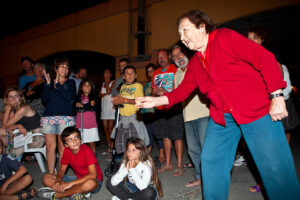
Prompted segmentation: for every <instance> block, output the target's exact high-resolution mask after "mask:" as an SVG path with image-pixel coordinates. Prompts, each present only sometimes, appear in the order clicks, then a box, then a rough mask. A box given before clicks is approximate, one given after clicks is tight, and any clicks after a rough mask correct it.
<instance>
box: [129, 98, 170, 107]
mask: <svg viewBox="0 0 300 200" xmlns="http://www.w3.org/2000/svg"><path fill="white" fill-rule="evenodd" d="M168 104H169V100H168V97H166V96H161V97H138V98H136V99H135V106H136V107H138V108H153V107H157V106H161V105H168Z"/></svg>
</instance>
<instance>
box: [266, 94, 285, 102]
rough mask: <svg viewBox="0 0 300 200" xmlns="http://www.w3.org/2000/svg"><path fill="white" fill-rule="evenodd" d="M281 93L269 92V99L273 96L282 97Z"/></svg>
mask: <svg viewBox="0 0 300 200" xmlns="http://www.w3.org/2000/svg"><path fill="white" fill-rule="evenodd" d="M283 96H284V95H283V93H277V94H270V95H269V99H270V100H271V99H273V98H276V97H283Z"/></svg>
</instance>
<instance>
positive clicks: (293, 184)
mask: <svg viewBox="0 0 300 200" xmlns="http://www.w3.org/2000/svg"><path fill="white" fill-rule="evenodd" d="M225 120H226V125H227V126H226V127H224V126H221V125H218V124H216V123H215V122H214V121H213V120H212V119H210V121H209V123H208V127H207V132H206V137H205V143H204V147H203V151H202V155H201V167H202V179H203V194H204V199H207V200H214V199H215V200H223V199H224V200H225V199H228V192H229V185H230V171H231V169H232V166H233V162H234V157H235V152H236V148H237V145H238V143H239V140H240V138H241V134H243V136H244V138H245V141H246V144H247V146H248V148H249V150H250V152H251V154H252V157H253V159H254V161H255V164H256V166H257V168H258V170H259V173H260V176H261V178H262V180H263V184H264V187H265V189H266V192H267V194H268V197H269V199H270V200H273V199H289V200H294V199H295V200H296V199H300V187H299V182H298V178H297V175H296V170H295V165H294V161H293V157H292V154H291V151H290V147H289V145H288V143H287V140H286V138H285V134H284V129H283V126H282V123H281V122H280V121H276V122H273V121H272V119H271V117H270V116H269V115H266V116H264V117H262V118H260V119H258V120H256V121H254V122H251V123H249V124H242V125H238V124H237V123H236V122H235V120H234V119H233V117H232V116H231V114H229V113H228V114H227V113H226V114H225Z"/></svg>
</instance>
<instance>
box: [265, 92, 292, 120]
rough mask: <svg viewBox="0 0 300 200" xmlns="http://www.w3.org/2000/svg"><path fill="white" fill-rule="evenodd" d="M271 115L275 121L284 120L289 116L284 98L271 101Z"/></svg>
mask: <svg viewBox="0 0 300 200" xmlns="http://www.w3.org/2000/svg"><path fill="white" fill-rule="evenodd" d="M269 113H270V116H271V118H272V120H273V121H278V120H282V119H283V118H285V117H287V116H288V112H287V110H286V107H285V101H284V98H283V97H275V98H273V99H272V100H271V106H270V110H269Z"/></svg>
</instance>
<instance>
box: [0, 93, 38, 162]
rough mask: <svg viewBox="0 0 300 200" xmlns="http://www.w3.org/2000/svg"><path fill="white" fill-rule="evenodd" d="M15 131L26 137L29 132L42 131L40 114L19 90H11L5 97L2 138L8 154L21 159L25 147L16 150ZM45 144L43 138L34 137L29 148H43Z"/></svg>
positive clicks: (0, 134)
mask: <svg viewBox="0 0 300 200" xmlns="http://www.w3.org/2000/svg"><path fill="white" fill-rule="evenodd" d="M15 129H19V132H20V133H22V134H23V135H24V136H25V135H26V134H27V132H28V131H32V132H33V133H36V132H39V131H40V116H39V115H38V113H37V112H36V111H35V110H34V109H32V108H31V107H30V106H29V105H27V104H26V101H25V98H24V96H23V94H22V92H21V91H20V90H19V89H17V88H9V89H7V90H6V92H5V95H4V115H3V122H2V128H1V129H0V137H1V138H2V139H3V141H4V143H5V145H6V146H7V153H8V154H10V155H11V156H13V157H15V158H17V159H18V160H20V159H21V157H22V154H23V152H24V148H23V146H21V147H18V148H14V147H13V138H12V134H13V131H14V130H15ZM43 143H44V139H43V137H42V136H36V137H33V142H32V144H30V145H29V147H41V146H42V145H43Z"/></svg>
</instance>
